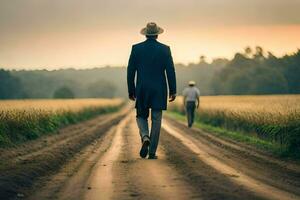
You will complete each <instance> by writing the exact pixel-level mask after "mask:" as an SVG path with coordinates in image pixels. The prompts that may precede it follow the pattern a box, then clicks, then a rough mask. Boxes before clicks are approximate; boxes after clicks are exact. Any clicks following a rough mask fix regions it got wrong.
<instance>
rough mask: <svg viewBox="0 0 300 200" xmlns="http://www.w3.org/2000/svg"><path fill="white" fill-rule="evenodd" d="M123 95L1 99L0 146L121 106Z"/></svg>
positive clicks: (34, 137)
mask: <svg viewBox="0 0 300 200" xmlns="http://www.w3.org/2000/svg"><path fill="white" fill-rule="evenodd" d="M122 104H123V100H122V99H72V100H4V101H0V147H6V146H11V145H14V144H18V143H22V142H25V141H27V140H32V139H36V138H38V137H40V136H41V135H44V134H49V133H53V132H55V131H56V130H57V129H59V128H61V127H63V126H66V125H68V124H74V123H77V122H79V121H83V120H86V119H89V118H91V117H94V116H96V115H99V114H103V113H108V112H112V111H115V110H117V109H118V108H119V107H120V106H121V105H122Z"/></svg>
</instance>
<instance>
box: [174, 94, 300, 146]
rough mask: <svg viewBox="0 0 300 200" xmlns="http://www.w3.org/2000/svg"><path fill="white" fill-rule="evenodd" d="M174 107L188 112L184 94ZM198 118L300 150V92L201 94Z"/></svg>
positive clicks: (182, 111)
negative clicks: (239, 94)
mask: <svg viewBox="0 0 300 200" xmlns="http://www.w3.org/2000/svg"><path fill="white" fill-rule="evenodd" d="M170 108H171V109H172V110H175V111H179V112H181V113H184V108H183V100H182V98H178V99H177V101H176V102H175V104H173V105H172V104H171V105H170ZM197 119H198V120H200V121H201V122H203V123H206V124H210V125H213V126H220V127H225V128H227V129H231V130H238V131H242V132H245V133H250V134H252V135H253V134H254V135H256V136H257V137H259V138H262V139H265V140H269V141H272V142H276V143H279V144H280V145H282V146H285V147H286V148H287V149H288V151H293V152H300V95H265V96H205V97H201V98H200V108H199V109H198V111H197Z"/></svg>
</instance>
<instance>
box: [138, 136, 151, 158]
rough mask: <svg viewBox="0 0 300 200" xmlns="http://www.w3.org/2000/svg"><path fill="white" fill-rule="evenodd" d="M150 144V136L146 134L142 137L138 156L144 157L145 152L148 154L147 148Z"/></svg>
mask: <svg viewBox="0 0 300 200" xmlns="http://www.w3.org/2000/svg"><path fill="white" fill-rule="evenodd" d="M149 145H150V138H149V137H148V136H144V137H143V144H142V148H141V150H140V156H141V157H142V158H146V156H147V154H148V148H149Z"/></svg>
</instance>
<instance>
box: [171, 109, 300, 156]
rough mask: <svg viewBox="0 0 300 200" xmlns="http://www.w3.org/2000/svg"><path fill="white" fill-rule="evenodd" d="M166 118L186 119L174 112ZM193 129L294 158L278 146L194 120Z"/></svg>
mask: <svg viewBox="0 0 300 200" xmlns="http://www.w3.org/2000/svg"><path fill="white" fill-rule="evenodd" d="M166 114H167V116H168V117H170V118H172V119H175V120H178V121H182V122H186V117H185V116H184V115H183V114H181V113H179V112H174V111H167V112H166ZM194 127H196V128H199V129H202V130H204V131H207V132H208V133H210V134H213V135H215V136H218V137H223V138H230V139H232V140H234V141H238V142H242V143H245V144H248V145H251V146H254V147H256V148H258V149H261V150H264V151H267V152H270V153H272V154H274V155H276V156H280V157H294V155H290V154H289V153H288V151H287V150H286V148H284V147H282V146H281V145H279V144H276V143H272V142H270V141H265V140H262V139H260V138H257V137H254V136H251V135H249V134H247V133H243V132H237V131H231V130H227V129H225V128H223V127H216V126H212V125H209V124H204V123H203V122H201V121H199V120H196V121H195V123H194Z"/></svg>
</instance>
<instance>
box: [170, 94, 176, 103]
mask: <svg viewBox="0 0 300 200" xmlns="http://www.w3.org/2000/svg"><path fill="white" fill-rule="evenodd" d="M175 99H176V94H170V96H169V102H172V101H174V100H175Z"/></svg>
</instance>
